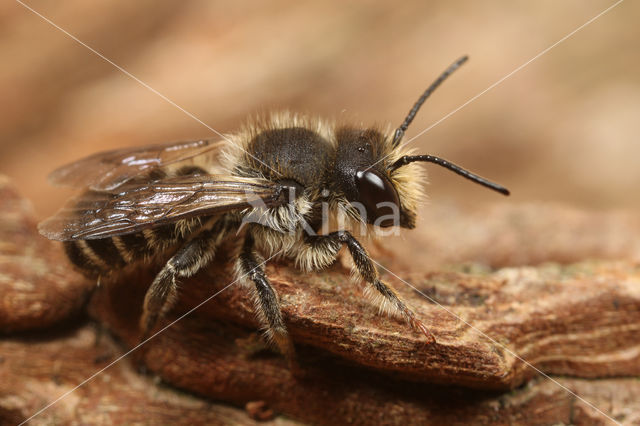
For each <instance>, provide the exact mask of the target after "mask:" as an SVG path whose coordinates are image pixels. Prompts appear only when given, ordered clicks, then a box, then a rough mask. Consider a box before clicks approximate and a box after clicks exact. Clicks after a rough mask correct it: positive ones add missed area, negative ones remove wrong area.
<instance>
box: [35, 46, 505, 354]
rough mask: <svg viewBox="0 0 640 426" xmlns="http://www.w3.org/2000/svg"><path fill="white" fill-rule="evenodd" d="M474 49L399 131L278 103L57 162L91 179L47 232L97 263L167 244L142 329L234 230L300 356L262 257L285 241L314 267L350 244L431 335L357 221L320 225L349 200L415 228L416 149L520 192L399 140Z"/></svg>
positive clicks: (269, 332)
mask: <svg viewBox="0 0 640 426" xmlns="http://www.w3.org/2000/svg"><path fill="white" fill-rule="evenodd" d="M466 59H467V58H466V57H463V58H461V59H459V60H458V61H456V62H455V63H453V64H452V65H451V66H450V67H449V68H448V69H447V70H446V71H445V72H444V73H443V74H441V75H440V77H438V79H437V80H436V81H435V82H434V83H433V84H432V85H431V86H429V88H427V90H426V91H425V92H424V93H423V94H422V96H421V97H420V98H419V99H418V101H417V102H416V103H415V105H414V106H413V108H412V109H411V111H410V112H409V114H408V115H407V117H406V118H405V120H404V122H403V123H402V125H400V127H398V128H397V129H396V130H395V132H389V131H383V130H380V129H377V128H358V127H354V126H348V125H337V124H334V123H331V122H328V121H324V120H321V119H315V118H308V117H302V116H299V115H294V114H289V113H281V114H274V115H272V116H270V117H267V118H263V119H257V120H254V121H252V122H251V123H250V124H248V125H246V126H245V127H244V128H243V129H242V130H241V131H239V132H237V133H235V134H231V135H229V136H228V138H227V140H223V141H212V140H198V141H189V142H178V143H170V144H160V145H153V146H147V147H142V148H128V149H121V150H114V151H109V152H104V153H99V154H95V155H92V156H90V157H88V158H85V159H83V160H80V161H77V162H75V163H72V164H69V165H67V166H64V167H62V168H59V169H57V170H56V171H54V172H53V173H52V174H51V176H50V179H51V181H52V182H53V183H55V184H65V185H72V186H75V187H79V188H84V192H83V193H82V194H81V195H80V196H78V197H76V198H74V199H72V200H70V201H69V202H68V204H67V205H66V206H65V207H64V208H63V209H62V210H60V211H59V212H58V213H57V214H56V215H55V216H53V217H51V218H49V219H47V220H45V221H44V222H42V223H41V224H40V226H39V229H40V232H41V233H42V234H43V235H45V236H46V237H48V238H51V239H54V240H61V241H63V242H64V247H65V250H66V253H67V255H68V257H69V259H70V260H71V262H72V263H73V264H75V265H76V266H77V267H79V268H80V269H81V270H82V271H83V272H84V273H85V274H86V275H88V276H91V277H100V276H106V275H109V274H112V273H114V272H116V271H118V270H119V269H122V268H123V267H125V266H126V265H129V264H133V263H137V262H140V261H143V260H149V259H153V258H162V259H167V258H168V260H167V261H166V263H165V264H164V267H163V268H162V269H161V270H160V272H159V273H158V274H157V276H156V277H155V279H154V280H153V282H152V284H151V286H150V287H149V289H148V291H147V293H146V295H145V299H144V306H143V315H142V318H141V328H142V332H143V336H148V335H149V333H150V332H151V330H152V329H153V327H154V325H155V324H156V322H157V320H158V319H159V318H161V317H162V316H163V315H164V314H165V313H167V311H168V310H169V309H170V308H171V307H172V305H173V303H174V301H175V299H176V297H177V283H178V280H180V279H182V278H186V277H190V276H192V275H194V274H195V273H197V272H198V271H199V270H201V269H202V268H204V267H205V266H206V265H207V264H208V263H209V262H210V261H211V259H212V258H213V257H214V255H215V252H216V249H217V248H218V247H219V246H220V244H221V243H222V242H223V241H224V240H226V239H228V238H241V239H242V240H241V244H239V246H238V250H237V253H236V254H235V256H236V259H237V260H236V271H237V275H238V277H239V278H241V279H242V282H244V283H245V284H247V285H249V286H251V287H252V288H253V289H254V295H255V300H256V310H257V312H256V314H257V316H258V318H259V320H260V322H261V323H262V324H263V326H264V328H265V330H266V333H265V334H266V336H267V339H268V340H270V341H271V342H273V343H275V344H276V345H277V347H278V349H279V350H280V351H281V352H282V353H283V354H284V355H285V356H286V357H287V358H289V359H290V360H291V359H293V356H294V351H293V345H292V343H291V341H290V339H289V337H288V335H287V329H286V327H285V323H284V321H283V318H282V314H281V312H280V307H279V304H278V297H277V295H276V293H275V292H274V290H273V288H272V287H271V285H270V283H269V279H268V277H267V276H266V275H265V272H264V269H263V268H262V266H261V262H262V259H265V258H268V257H270V256H272V255H274V254H277V253H278V254H279V255H281V256H284V257H287V258H290V259H293V260H294V261H295V263H296V265H297V266H298V267H299V268H300V269H302V270H304V271H312V270H319V269H322V268H324V267H327V266H328V265H330V264H332V263H333V262H334V261H335V260H336V257H337V255H338V252H339V251H340V249H341V248H342V246H343V245H345V246H346V247H347V248H348V251H349V253H350V255H351V257H352V259H353V263H354V272H355V274H356V275H357V277H358V278H359V279H360V280H362V281H363V282H364V283H365V285H366V286H368V287H369V288H370V289H371V290H373V291H374V293H377V294H379V295H381V296H382V300H383V303H385V304H386V305H388V307H389V308H391V311H392V312H394V313H397V314H400V315H401V316H402V317H403V318H404V319H405V320H406V321H407V322H408V323H409V324H410V326H411V327H412V328H413V329H415V330H419V331H420V332H422V333H423V334H424V335H425V336H426V337H427V339H428V341H429V342H432V341H434V337H433V336H432V334H431V333H430V332H429V330H428V329H427V327H425V326H424V324H423V323H422V322H421V321H420V320H419V319H418V318H417V317H416V315H415V314H414V313H413V311H412V310H411V309H410V308H409V307H408V306H407V305H405V303H404V302H403V301H402V300H401V299H400V298H399V297H398V296H397V295H396V293H395V292H394V290H393V289H392V288H390V287H389V286H388V285H387V284H385V283H384V282H382V281H381V280H380V279H379V276H378V273H377V271H376V268H375V267H374V265H373V263H372V261H371V260H370V258H369V255H368V254H367V251H366V250H365V249H364V247H363V246H362V245H361V244H360V243H359V242H358V241H357V240H356V238H355V237H354V236H353V235H352V233H351V232H350V231H349V228H348V226H345V228H344V229H338V230H336V231H333V232H327V233H318V231H319V230H320V229H321V228H322V226H323V224H324V223H326V221H327V217H325V216H326V213H327V212H328V213H329V214H337V213H343V214H346V216H347V217H348V218H350V220H351V223H352V224H354V223H355V224H365V225H366V226H367V227H368V229H369V230H375V229H378V228H380V227H389V226H399V227H402V228H408V229H411V228H414V227H415V221H416V210H417V204H418V202H419V201H420V199H421V197H422V191H421V183H420V180H421V179H420V178H421V169H420V167H417V166H416V165H414V164H412V163H415V162H431V163H435V164H437V165H440V166H442V167H445V168H447V169H449V170H451V171H453V172H455V173H457V174H459V175H461V176H463V177H465V178H467V179H470V180H472V181H473V182H476V183H478V184H480V185H483V186H485V187H488V188H490V189H492V190H495V191H497V192H500V193H502V194H505V195H508V194H509V192H508V190H507V189H506V188H504V187H502V186H500V185H498V184H495V183H492V182H489V181H487V180H485V179H483V178H481V177H479V176H477V175H475V174H472V173H471V172H469V171H466V170H464V169H462V168H461V167H459V166H456V165H454V164H452V163H450V162H448V161H446V160H443V159H441V158H438V157H434V156H431V155H409V154H408V153H407V152H406V151H405V150H404V149H403V147H401V146H400V142H401V140H402V138H403V135H404V133H405V131H406V130H407V128H408V126H409V125H410V124H411V122H412V120H413V118H414V117H415V115H416V114H417V112H418V110H419V109H420V107H421V106H422V104H423V103H424V101H425V100H426V99H427V97H428V96H429V95H430V94H431V93H432V92H433V91H434V90H435V89H436V87H437V86H439V85H440V84H441V83H442V81H444V80H445V79H446V78H447V77H448V76H449V75H450V74H451V73H452V72H453V71H455V69H457V68H458V67H459V66H460V65H461V64H462V63H464V62H465V61H466ZM323 206H324V207H323Z"/></svg>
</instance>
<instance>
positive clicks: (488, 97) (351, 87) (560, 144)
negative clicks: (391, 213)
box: [0, 0, 640, 217]
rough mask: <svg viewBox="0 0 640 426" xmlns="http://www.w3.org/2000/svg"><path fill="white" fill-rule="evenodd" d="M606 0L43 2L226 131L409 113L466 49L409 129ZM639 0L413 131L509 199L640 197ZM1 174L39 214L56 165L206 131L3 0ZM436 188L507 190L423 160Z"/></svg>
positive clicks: (433, 192)
mask: <svg viewBox="0 0 640 426" xmlns="http://www.w3.org/2000/svg"><path fill="white" fill-rule="evenodd" d="M613 3H614V2H613V1H612V0H607V1H604V0H591V1H584V0H566V1H563V2H556V1H551V0H547V1H538V2H529V1H510V2H506V1H485V2H471V1H469V2H466V3H464V4H463V3H461V2H456V3H451V2H445V1H439V2H424V1H407V2H401V3H397V4H396V5H393V4H392V3H391V2H386V1H363V2H351V3H347V2H314V3H311V2H285V1H271V2H250V3H242V4H240V3H238V2H232V1H219V2H207V1H188V2H181V1H180V2H179V1H173V2H154V1H137V2H129V1H94V2H90V3H87V2H81V1H68V2H64V3H59V2H49V1H42V0H30V1H29V2H28V5H30V6H31V7H33V8H34V9H35V10H37V11H38V12H40V13H42V14H43V15H44V16H46V17H48V18H49V19H51V20H52V21H53V22H54V23H56V24H57V25H59V26H60V27H62V28H64V29H65V30H67V31H69V32H70V33H72V34H74V35H75V36H77V37H78V38H79V39H80V40H82V41H83V42H85V43H87V44H88V45H89V46H91V47H93V48H95V49H96V50H98V51H100V52H101V53H102V54H104V55H105V56H106V57H107V58H109V59H110V60H112V61H114V62H115V63H116V64H118V65H120V66H122V67H123V68H124V69H126V70H127V71H129V72H131V73H132V74H133V75H135V76H136V77H138V78H139V79H141V80H142V81H144V82H145V83H147V84H148V85H150V86H151V87H153V88H154V89H156V90H158V91H159V92H161V93H162V94H164V95H165V96H167V97H168V98H170V99H171V100H173V101H174V102H176V103H177V104H178V105H180V106H181V107H183V108H184V109H186V110H187V111H189V112H191V113H193V114H194V115H195V116H197V117H199V118H200V119H201V120H202V121H204V122H205V123H207V124H208V125H210V126H212V127H213V128H215V129H217V130H218V131H220V132H232V131H233V130H235V129H236V128H237V127H238V125H239V124H240V123H241V122H243V121H244V120H245V118H246V117H247V116H248V115H250V114H254V113H256V112H260V111H264V110H269V109H274V108H290V109H293V110H297V111H302V112H308V113H311V114H319V115H322V116H326V117H335V118H344V117H348V118H350V119H352V120H354V122H356V123H363V124H365V125H369V124H372V123H385V122H390V123H392V124H393V125H398V124H399V123H400V122H401V121H402V119H403V118H404V116H405V114H406V113H407V111H408V109H409V108H410V107H411V105H412V103H413V102H414V101H415V100H416V98H417V96H418V95H419V94H420V93H421V91H422V90H423V89H424V88H425V87H426V86H427V85H428V84H429V83H430V82H431V81H432V80H433V79H434V78H435V77H436V76H437V75H438V74H439V73H440V72H441V71H442V70H444V69H445V68H446V67H447V66H448V65H449V64H450V63H451V62H452V61H453V60H455V59H456V58H458V57H459V56H461V55H462V54H469V55H470V58H471V60H470V62H469V63H468V64H467V65H465V66H464V67H463V68H462V69H461V70H460V71H458V72H457V73H456V74H455V75H454V76H453V77H452V78H451V79H450V80H448V81H447V82H446V83H445V84H444V85H443V86H442V87H441V88H440V89H439V90H438V91H437V92H436V93H435V94H434V96H433V97H432V98H431V99H430V100H429V101H428V102H427V104H426V105H425V107H424V108H423V110H422V112H421V113H420V114H419V115H418V117H417V119H416V120H415V122H414V124H413V125H412V127H411V128H410V130H409V132H408V137H411V136H413V135H415V134H417V133H418V132H420V131H421V130H423V129H425V128H426V127H428V126H430V125H431V124H432V123H434V122H435V121H437V120H439V119H440V118H442V117H443V116H444V115H446V114H447V113H449V112H450V111H452V110H453V109H455V108H457V107H458V106H460V105H461V104H463V103H464V102H466V101H467V100H468V99H470V98H471V97H473V96H474V95H476V94H477V93H479V92H481V91H482V90H484V89H486V88H487V87H489V86H490V85H491V84H493V83H495V82H496V81H497V80H499V79H500V78H502V77H503V76H505V75H506V74H508V73H509V72H511V71H512V70H514V69H515V68H517V67H518V66H519V65H521V64H523V63H524V62H526V61H528V60H529V59H531V58H532V57H534V56H535V55H536V54H538V53H539V52H541V51H542V50H543V49H545V48H547V47H548V46H550V45H551V44H553V43H555V42H556V41H558V40H559V39H561V38H562V37H564V36H565V35H567V34H568V33H569V32H571V31H573V30H574V29H576V28H577V27H578V26H580V25H582V24H583V23H584V22H586V21H587V20H589V19H590V18H592V17H593V16H595V15H596V14H598V13H599V12H600V11H602V10H604V9H605V8H606V7H608V6H610V5H611V4H613ZM638 16H640V4H639V3H638V2H633V1H626V2H624V3H622V4H621V5H619V6H618V7H616V8H615V9H613V10H612V11H611V12H609V13H607V14H605V15H604V16H602V17H601V18H600V19H598V20H597V21H595V22H594V23H592V24H591V25H589V26H588V27H586V28H584V29H583V30H581V31H580V32H578V33H577V34H575V35H574V36H573V37H571V38H569V39H568V40H566V41H565V42H564V43H562V44H560V45H559V46H557V47H556V48H554V49H553V50H551V51H550V52H548V53H547V54H545V55H544V56H542V57H541V58H539V59H538V60H537V61H535V62H533V63H531V64H530V65H528V66H527V67H526V68H524V69H523V70H521V71H520V72H518V73H516V74H515V75H513V76H512V77H511V78H509V79H507V80H506V81H504V82H503V83H502V84H500V85H498V86H497V87H495V88H494V89H492V90H491V91H489V92H488V93H486V94H484V95H483V96H481V97H480V98H479V99H477V100H476V101H474V102H473V103H471V104H470V105H469V106H467V107H466V108H464V109H462V110H461V111H459V112H458V113H456V114H454V115H453V116H451V117H450V118H449V119H447V120H445V121H444V122H442V123H441V124H439V125H438V126H436V127H434V128H433V129H432V130H430V131H429V132H427V133H426V134H424V135H423V136H422V137H420V138H418V139H417V140H416V141H415V142H414V143H413V144H414V146H415V147H416V148H419V150H420V151H421V152H424V153H431V154H435V155H440V156H443V157H444V158H447V159H450V160H452V161H454V162H457V163H459V164H461V165H463V166H465V167H468V168H469V169H471V170H473V171H476V172H478V173H480V174H481V175H484V176H486V177H489V178H491V179H493V180H495V181H497V182H500V183H502V184H504V185H506V186H508V187H509V188H510V189H511V190H512V192H513V197H512V199H511V200H510V202H514V203H518V202H546V201H552V202H561V203H566V204H568V205H574V206H578V207H579V208H585V209H627V208H631V209H638V208H640V197H639V196H638V191H639V189H638V183H639V182H640V167H638V158H639V157H640V143H638V135H639V134H640V70H639V69H638V68H639V66H640V56H639V52H640V26H638V22H637V21H638ZM0 34H2V36H1V37H0V55H1V58H2V62H1V63H0V93H1V94H2V95H1V97H0V173H3V174H7V175H9V176H10V177H11V178H13V179H14V181H15V182H16V184H17V185H18V186H19V188H20V190H21V191H22V192H23V193H24V194H26V195H27V196H28V197H29V198H30V199H32V200H33V202H34V204H35V206H36V210H37V213H38V215H39V216H40V217H44V216H45V215H48V214H50V213H53V212H54V211H55V210H56V209H57V208H58V207H59V206H60V205H61V204H62V202H63V200H64V199H65V198H66V197H67V196H69V195H70V194H71V192H70V191H69V190H67V189H64V188H53V187H51V186H49V185H48V183H47V181H46V175H47V174H48V172H50V171H51V170H53V169H54V168H56V167H58V166H60V165H62V164H64V163H67V162H70V161H73V160H75V159H78V158H80V157H83V156H85V155H88V154H91V153H93V152H96V151H99V150H105V149H112V148H117V147H124V146H134V145H141V144H149V143H156V142H161V141H170V140H177V139H191V138H201V137H211V136H215V135H212V134H211V132H210V131H209V130H208V129H207V128H206V127H204V126H203V125H201V124H200V123H198V122H197V121H195V120H194V119H192V118H190V117H189V116H187V115H186V114H185V113H183V112H181V111H180V110H178V109H176V108H175V107H174V106H172V105H170V104H169V103H167V102H166V101H165V100H163V99H162V98H161V97H159V96H158V95H156V94H154V93H152V92H151V91H149V90H148V89H146V88H145V87H143V86H141V85H140V84H139V83H138V82H136V81H134V80H132V79H131V78H129V77H127V76H126V75H124V74H123V73H122V72H120V71H119V70H117V69H116V68H115V67H114V66H113V65H110V64H109V63H107V62H105V61H104V60H102V59H100V58H99V57H98V56H96V55H95V54H93V53H92V52H90V51H89V50H88V49H86V48H85V47H83V46H81V45H79V44H78V43H77V42H75V41H73V40H72V39H71V38H69V37H68V36H67V35H65V34H63V33H62V32H61V31H59V30H57V29H56V28H54V27H53V26H51V25H50V24H49V23H47V22H45V21H44V20H43V19H42V18H40V17H38V16H36V15H35V14H33V13H32V12H31V11H29V10H27V9H25V8H24V7H23V6H21V5H20V4H19V3H16V2H11V1H9V2H3V3H2V5H0ZM429 174H430V181H431V185H430V186H429V193H430V198H431V203H438V202H445V201H449V200H455V202H457V203H463V204H464V205H469V206H470V205H480V204H483V203H493V202H496V201H502V199H501V197H500V196H499V195H496V194H494V193H491V192H488V191H485V190H483V189H481V188H480V187H477V186H475V185H471V184H469V183H467V182H465V181H463V180H462V179H460V178H458V177H456V176H454V175H452V174H450V173H449V172H447V171H444V170H440V169H436V168H434V167H433V166H431V167H429Z"/></svg>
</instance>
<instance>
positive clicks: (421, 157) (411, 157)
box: [389, 155, 509, 195]
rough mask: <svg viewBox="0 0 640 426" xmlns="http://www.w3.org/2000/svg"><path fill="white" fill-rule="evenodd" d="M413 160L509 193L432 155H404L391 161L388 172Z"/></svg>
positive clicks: (503, 193)
mask: <svg viewBox="0 0 640 426" xmlns="http://www.w3.org/2000/svg"><path fill="white" fill-rule="evenodd" d="M414 161H424V162H427V163H434V164H437V165H438V166H441V167H444V168H445V169H449V170H451V171H452V172H454V173H457V174H459V175H460V176H462V177H463V178H466V179H469V180H470V181H472V182H475V183H477V184H479V185H482V186H484V187H487V188H489V189H492V190H494V191H496V192H499V193H501V194H502V195H509V190H508V189H507V188H505V187H504V186H502V185H498V184H497V183H494V182H491V181H489V180H487V179H485V178H483V177H481V176H478V175H476V174H473V173H471V172H470V171H468V170H465V169H463V168H462V167H460V166H457V165H455V164H453V163H450V162H449V161H447V160H444V159H442V158H439V157H434V156H433V155H405V156H404V157H401V158H400V159H399V160H397V161H396V162H395V163H393V164H392V165H391V166H390V167H389V172H392V171H394V170H395V169H397V168H399V167H402V166H406V165H407V164H409V163H413V162H414Z"/></svg>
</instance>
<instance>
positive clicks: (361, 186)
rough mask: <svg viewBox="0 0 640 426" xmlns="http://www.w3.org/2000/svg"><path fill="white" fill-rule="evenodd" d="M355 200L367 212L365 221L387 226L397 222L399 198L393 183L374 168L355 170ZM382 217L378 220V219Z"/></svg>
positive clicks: (398, 218)
mask: <svg viewBox="0 0 640 426" xmlns="http://www.w3.org/2000/svg"><path fill="white" fill-rule="evenodd" d="M356 187H357V188H358V199H357V200H356V201H357V202H359V203H361V204H362V206H363V207H364V209H365V211H366V214H367V218H366V219H367V222H368V223H372V224H376V225H379V226H381V227H383V228H384V227H389V226H393V225H395V224H398V223H399V220H400V217H399V212H400V200H399V199H398V193H397V191H396V189H395V188H394V187H393V184H392V183H391V182H390V181H389V179H387V178H386V177H385V176H383V175H382V174H380V173H378V172H377V171H375V170H359V171H357V172H356ZM383 216H384V219H382V220H381V221H378V219H380V218H382V217H383Z"/></svg>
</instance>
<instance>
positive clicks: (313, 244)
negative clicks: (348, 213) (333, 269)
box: [298, 231, 435, 343]
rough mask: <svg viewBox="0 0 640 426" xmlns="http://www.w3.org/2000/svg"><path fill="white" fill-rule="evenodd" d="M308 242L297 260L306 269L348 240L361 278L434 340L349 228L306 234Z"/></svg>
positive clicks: (328, 257) (332, 254)
mask: <svg viewBox="0 0 640 426" xmlns="http://www.w3.org/2000/svg"><path fill="white" fill-rule="evenodd" d="M305 243H306V247H307V248H306V250H305V253H304V256H305V258H304V259H301V258H298V263H299V264H301V265H303V266H306V267H307V269H311V267H317V266H325V265H326V264H328V263H329V262H330V260H333V259H335V257H336V256H337V254H338V251H339V250H340V248H341V247H342V245H343V244H346V246H347V248H348V249H349V253H350V254H351V257H352V258H353V262H354V264H355V267H356V271H357V273H358V275H359V276H360V278H362V279H363V280H364V281H365V282H366V283H367V284H369V285H370V286H371V288H373V289H374V290H376V291H377V292H378V293H379V294H380V295H382V297H383V298H384V299H383V300H384V303H389V304H390V306H391V307H392V308H393V309H395V310H396V311H397V312H399V313H400V314H401V315H402V317H403V318H404V319H405V320H406V321H407V322H408V323H409V325H410V326H411V327H412V328H413V329H414V330H418V331H420V332H421V333H423V334H424V335H425V336H426V337H427V339H428V341H429V343H432V342H435V338H434V337H433V334H431V332H430V331H429V329H428V328H427V327H426V326H425V325H424V324H423V323H422V321H420V320H419V319H418V318H417V317H416V315H415V313H414V312H413V311H412V310H411V309H409V307H407V305H405V304H404V302H403V301H402V300H400V298H399V297H398V295H397V294H396V292H395V291H394V290H393V289H392V288H391V287H389V286H388V285H386V284H385V283H384V282H382V281H381V280H380V278H379V276H378V271H377V270H376V268H375V266H374V265H373V262H371V259H370V258H369V254H368V253H367V251H366V250H365V248H364V247H363V246H362V245H361V244H360V243H359V242H358V240H356V239H355V238H354V237H353V235H351V233H349V232H348V231H336V232H332V233H330V234H327V235H315V236H307V237H306V240H305Z"/></svg>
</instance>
